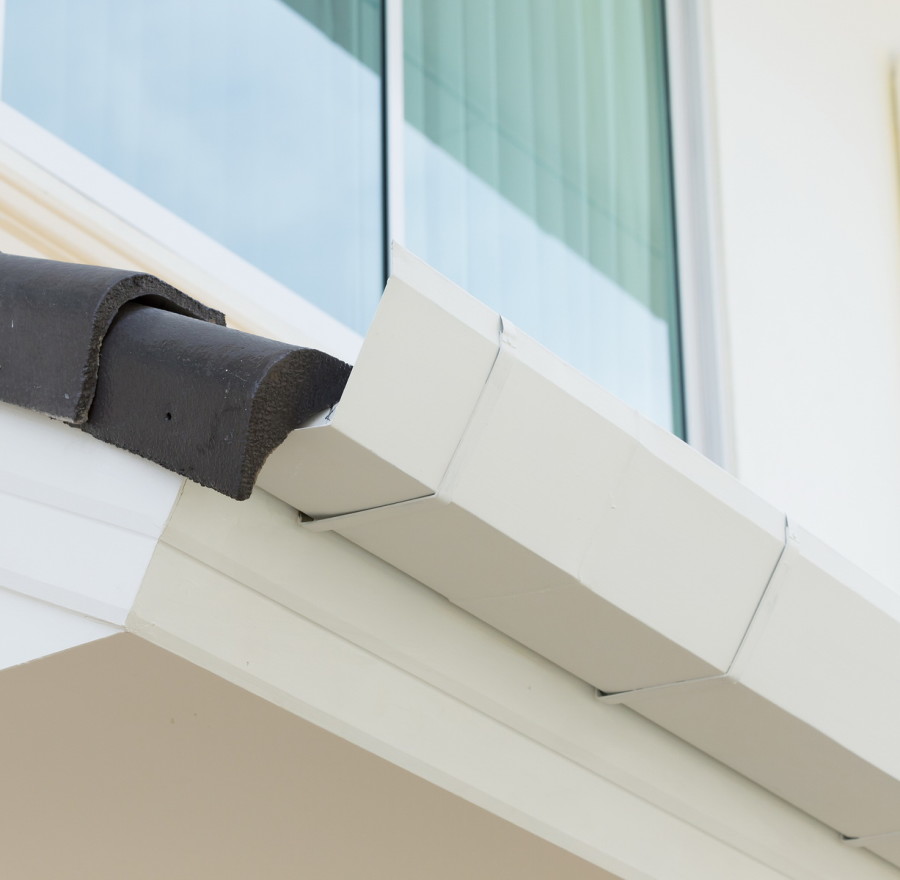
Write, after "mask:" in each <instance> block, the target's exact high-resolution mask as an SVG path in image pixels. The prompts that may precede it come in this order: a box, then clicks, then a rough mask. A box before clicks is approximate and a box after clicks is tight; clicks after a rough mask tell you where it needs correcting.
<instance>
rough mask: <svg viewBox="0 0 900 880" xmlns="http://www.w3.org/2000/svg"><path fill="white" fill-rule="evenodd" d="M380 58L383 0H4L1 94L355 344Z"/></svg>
mask: <svg viewBox="0 0 900 880" xmlns="http://www.w3.org/2000/svg"><path fill="white" fill-rule="evenodd" d="M380 52H381V5H380V0H330V2H329V0H291V2H290V3H284V2H280V0H191V2H188V3H186V2H183V0H129V2H127V3H123V2H121V0H6V33H5V55H4V69H3V90H2V95H3V99H4V100H5V101H6V102H8V103H9V104H11V105H12V106H13V107H14V108H16V109H17V110H19V111H20V112H22V113H24V114H26V115H27V116H29V117H30V118H31V119H33V120H34V121H36V122H37V123H38V124H40V125H41V126H43V127H44V128H46V129H48V130H50V131H51V132H53V133H54V134H56V135H57V136H59V137H61V138H62V139H64V140H65V141H67V142H68V143H70V144H71V145H72V146H74V147H75V148H76V149H78V150H80V151H81V152H83V153H85V154H86V155H88V156H89V157H90V158H92V159H94V160H95V161H97V162H98V163H100V164H102V165H103V166H105V167H106V168H108V169H109V170H110V171H112V172H114V173H115V174H117V175H118V176H120V177H121V178H123V179H124V180H126V181H128V182H129V183H130V184H132V185H133V186H135V187H137V188H138V189H140V190H142V191H143V192H144V193H146V194H147V195H149V196H150V197H152V198H153V199H155V200H156V201H158V202H159V203H160V204H162V205H163V206H165V207H166V208H168V209H170V210H171V211H173V212H174V213H176V214H178V215H180V216H181V217H182V218H184V219H185V220H187V221H188V222H190V223H192V224H193V225H194V226H196V227H197V228H198V229H200V230H202V231H203V232H205V233H207V234H208V235H210V236H212V237H213V238H215V239H217V240H218V241H219V242H221V243H222V244H224V245H226V246H227V247H228V248H230V249H231V250H233V251H235V252H236V253H238V254H239V255H240V256H242V257H244V258H245V259H247V260H248V261H250V262H252V263H254V264H256V265H257V266H259V267H260V268H262V269H263V270H264V271H266V272H267V273H268V274H270V275H272V276H273V277H275V278H276V279H278V280H279V281H281V282H283V283H284V284H286V285H288V286H289V287H291V288H293V289H294V290H296V291H297V292H298V293H300V294H301V295H302V296H304V297H305V298H307V299H309V300H310V301H312V302H314V303H315V304H317V305H319V306H320V307H322V308H323V309H324V310H325V311H327V312H329V313H330V314H332V315H334V316H335V317H337V318H338V319H340V320H341V321H343V322H344V323H346V324H348V325H350V326H351V327H353V328H355V329H357V330H359V331H360V332H364V331H365V329H366V327H367V325H368V322H369V320H370V318H371V315H372V313H373V311H374V308H375V306H376V305H377V301H378V296H379V294H380V292H381V289H382V286H383V244H382V239H383V230H382V183H381V167H382V166H381V82H380Z"/></svg>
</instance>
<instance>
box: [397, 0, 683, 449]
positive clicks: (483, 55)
mask: <svg viewBox="0 0 900 880" xmlns="http://www.w3.org/2000/svg"><path fill="white" fill-rule="evenodd" d="M404 43H405V47H404V54H405V73H406V79H405V98H404V103H405V113H406V126H405V144H404V148H405V160H406V181H405V189H406V244H407V245H408V246H409V247H410V248H411V249H412V250H413V251H414V252H416V253H418V254H419V255H420V256H422V257H423V258H424V259H426V260H427V261H428V262H430V263H432V264H433V265H435V266H436V267H437V268H438V269H440V270H441V271H442V272H444V273H445V274H447V275H448V276H449V277H451V278H452V279H453V280H454V281H456V282H458V283H459V284H461V285H462V286H463V287H465V288H467V289H468V290H470V291H471V292H472V293H474V294H475V295H476V296H479V297H480V298H482V299H484V300H485V301H486V302H488V303H489V304H490V305H491V306H493V307H494V308H496V309H498V310H499V311H500V312H501V313H503V314H504V315H506V316H507V317H508V318H509V319H510V320H511V321H513V322H514V323H515V324H517V325H519V326H520V327H522V329H523V330H525V331H526V332H528V333H530V334H531V335H533V336H536V337H537V338H538V339H539V340H540V341H542V342H543V343H544V344H545V345H547V346H548V347H549V348H552V349H553V350H554V351H556V352H558V353H559V354H561V355H562V356H563V357H565V358H566V359H567V360H569V361H570V362H571V363H573V364H574V365H575V366H576V367H578V368H579V369H581V370H582V371H583V372H585V373H587V374H588V375H590V376H592V377H594V378H595V379H597V380H599V381H600V382H601V383H603V384H604V385H606V386H607V387H608V388H610V389H611V390H612V391H613V392H614V393H616V394H618V395H619V396H620V397H622V398H623V399H625V400H626V401H627V402H628V403H630V404H632V405H633V406H635V407H637V408H638V409H640V410H641V411H642V412H644V413H645V414H646V415H648V416H649V417H651V418H653V419H654V420H656V421H657V422H659V423H660V424H662V425H665V426H666V427H669V428H670V429H672V430H675V431H676V432H678V433H681V432H682V404H681V387H680V386H681V379H680V357H679V349H678V346H679V341H678V323H677V317H676V315H677V303H676V296H677V291H676V279H675V274H676V265H675V246H674V229H673V219H672V193H671V180H670V163H669V143H668V130H667V104H666V83H665V53H664V36H663V21H662V8H661V2H657V0H604V2H600V0H405V2H404Z"/></svg>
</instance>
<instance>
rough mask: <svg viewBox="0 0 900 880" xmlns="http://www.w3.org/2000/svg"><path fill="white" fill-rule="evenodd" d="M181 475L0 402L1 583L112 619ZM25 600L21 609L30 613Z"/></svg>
mask: <svg viewBox="0 0 900 880" xmlns="http://www.w3.org/2000/svg"><path fill="white" fill-rule="evenodd" d="M183 482H184V481H183V480H182V478H181V477H179V476H177V475H176V474H173V473H170V472H169V471H166V470H164V469H163V468H161V467H158V466H157V465H155V464H153V463H151V462H148V461H145V460H144V459H142V458H138V457H137V456H134V455H131V454H130V453H128V452H125V451H123V450H121V449H116V448H115V447H113V446H109V445H107V444H104V443H101V442H99V441H97V440H95V439H94V438H93V437H90V436H89V435H87V434H85V433H83V432H81V431H77V430H73V429H72V428H70V427H69V426H68V425H65V424H63V423H62V422H59V421H54V420H52V419H50V418H48V417H47V416H44V415H40V414H37V413H33V412H30V411H28V410H25V409H20V408H18V407H14V406H10V405H8V404H0V533H2V535H3V540H2V541H0V587H2V588H5V589H7V590H10V591H13V592H16V593H19V594H21V595H22V596H25V597H29V598H31V599H34V600H38V601H40V602H44V603H48V604H49V605H54V606H57V607H58V608H60V609H65V610H66V611H70V612H75V613H76V614H79V615H83V616H85V617H88V618H92V619H93V620H94V621H98V622H100V623H106V624H112V625H114V626H118V627H120V626H121V625H122V624H123V623H124V622H125V618H126V617H127V615H128V613H129V611H130V610H131V605H132V603H133V601H134V597H135V595H136V594H137V591H138V588H139V587H140V584H141V581H142V580H143V577H144V573H145V572H146V570H147V566H148V565H149V564H150V559H151V557H152V555H153V551H154V550H155V548H156V543H157V541H158V540H159V536H160V534H161V533H162V531H163V529H164V528H165V525H166V522H167V521H168V518H169V514H170V513H171V511H172V509H173V507H174V505H175V502H176V500H177V498H178V495H179V493H180V491H181V487H182V485H183ZM30 608H32V606H28V607H26V606H25V605H22V606H21V608H20V610H22V613H23V614H25V617H26V618H27V619H28V620H31V621H36V620H37V619H38V616H39V615H38V614H37V612H34V613H32V612H31V611H29V609H30ZM32 610H33V609H32ZM45 616H46V615H45ZM23 625H24V624H23ZM87 628H88V629H91V627H90V626H88V627H87Z"/></svg>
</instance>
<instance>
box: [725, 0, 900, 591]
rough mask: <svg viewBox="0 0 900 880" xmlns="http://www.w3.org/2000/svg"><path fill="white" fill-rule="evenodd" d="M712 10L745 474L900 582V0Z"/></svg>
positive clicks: (756, 3) (738, 435)
mask: <svg viewBox="0 0 900 880" xmlns="http://www.w3.org/2000/svg"><path fill="white" fill-rule="evenodd" d="M709 10H710V36H711V41H712V52H713V64H714V71H715V76H714V84H713V88H714V101H715V106H716V113H717V117H718V119H717V140H718V143H717V147H718V150H719V159H720V177H721V181H720V182H721V202H722V204H721V208H722V233H723V251H724V253H723V256H724V284H725V288H726V289H725V296H726V304H727V311H728V318H727V324H728V339H727V342H728V345H729V348H730V358H731V368H732V378H733V395H734V400H733V403H734V414H735V416H734V417H735V440H736V444H735V445H736V453H737V470H738V476H739V477H740V478H741V479H742V480H744V481H745V482H746V483H747V484H749V485H750V486H751V487H752V488H753V489H755V490H757V491H758V492H760V493H761V494H762V495H763V496H764V497H765V498H767V499H768V500H769V501H771V502H773V503H774V504H775V505H776V506H778V507H781V508H783V509H785V510H787V511H788V513H789V515H791V516H792V517H795V518H796V519H797V520H798V521H799V522H801V523H802V524H804V525H805V526H806V527H807V528H808V529H809V530H810V531H812V532H813V533H814V534H816V535H818V536H819V537H820V538H822V539H824V540H825V541H827V542H829V543H830V544H832V546H834V547H835V548H836V549H837V550H838V551H839V552H841V553H843V554H844V555H846V556H847V557H849V558H850V559H851V560H852V561H854V562H856V563H857V564H858V565H860V566H861V567H863V568H865V569H867V570H868V571H869V572H871V573H872V574H873V575H875V576H876V577H877V578H879V579H881V580H883V581H884V582H886V583H887V584H889V585H891V586H893V587H894V588H895V589H900V541H898V540H897V535H900V503H898V498H900V205H898V192H900V187H898V162H897V148H896V141H895V135H894V130H893V116H892V112H893V111H892V103H891V61H892V56H893V54H894V53H895V52H898V51H900V3H898V2H897V0H752V2H750V0H709Z"/></svg>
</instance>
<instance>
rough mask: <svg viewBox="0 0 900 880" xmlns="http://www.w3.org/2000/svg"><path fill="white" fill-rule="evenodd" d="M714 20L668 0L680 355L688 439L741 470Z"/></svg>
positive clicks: (700, 0)
mask: <svg viewBox="0 0 900 880" xmlns="http://www.w3.org/2000/svg"><path fill="white" fill-rule="evenodd" d="M708 16H709V13H708V9H707V3H706V0H666V32H667V48H668V72H669V101H670V112H669V119H670V123H671V137H672V166H673V177H674V184H675V219H676V223H675V229H676V236H677V242H678V275H679V302H680V313H681V340H682V345H681V356H682V364H683V376H684V400H685V421H686V427H687V439H688V442H689V443H690V444H691V445H692V446H694V447H696V448H697V449H699V450H700V451H701V452H703V454H704V455H706V456H707V457H709V458H710V459H711V460H712V461H714V462H716V464H718V465H720V466H721V467H723V468H725V470H727V471H729V472H730V473H735V472H736V469H737V462H736V460H735V446H734V436H733V425H732V411H731V382H730V368H729V357H728V350H727V345H726V339H727V337H726V333H725V328H726V320H725V308H726V304H725V298H724V292H725V291H724V269H723V260H722V255H721V247H722V244H721V234H720V229H721V221H720V216H719V186H718V159H717V149H716V142H715V136H714V132H715V130H716V127H715V118H714V101H713V95H712V83H713V71H712V50H711V48H710V43H709V33H708V26H709V22H708Z"/></svg>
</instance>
